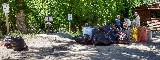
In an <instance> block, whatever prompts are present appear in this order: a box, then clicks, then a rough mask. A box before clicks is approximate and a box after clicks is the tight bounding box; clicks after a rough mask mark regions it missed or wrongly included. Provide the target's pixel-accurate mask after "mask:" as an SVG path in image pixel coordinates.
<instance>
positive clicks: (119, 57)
mask: <svg viewBox="0 0 160 60" xmlns="http://www.w3.org/2000/svg"><path fill="white" fill-rule="evenodd" d="M63 35H64V34H63ZM63 35H62V34H50V35H47V34H37V35H25V36H24V37H23V38H24V39H25V42H26V44H27V45H28V47H29V50H28V51H13V50H12V49H6V48H5V47H4V46H0V50H1V51H0V60H11V59H18V60H160V42H159V41H160V40H158V39H156V40H155V39H154V41H156V42H153V41H152V40H150V41H147V42H145V43H131V44H128V45H125V44H112V45H110V46H92V45H88V46H87V45H80V44H78V43H76V42H75V41H74V40H72V39H69V38H71V37H70V36H67V37H69V38H67V37H66V35H65V37H64V36H63Z"/></svg>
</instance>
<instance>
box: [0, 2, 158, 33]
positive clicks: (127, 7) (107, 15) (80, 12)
mask: <svg viewBox="0 0 160 60" xmlns="http://www.w3.org/2000/svg"><path fill="white" fill-rule="evenodd" d="M156 1H158V0H36V1H35V0H8V1H7V0H0V6H1V7H0V30H1V31H2V32H3V34H4V33H5V16H4V13H3V11H2V4H3V2H7V3H9V4H10V13H9V22H10V30H11V31H13V32H14V30H17V28H16V25H15V23H16V22H15V21H16V17H15V15H16V14H17V13H18V12H19V10H21V9H23V10H25V15H26V21H27V23H28V25H27V26H28V29H29V31H30V32H32V33H33V32H37V31H38V30H39V29H44V28H45V21H44V17H45V16H52V17H53V20H54V21H53V22H52V24H53V29H52V30H53V31H54V32H60V31H64V30H65V32H67V31H68V29H69V28H68V27H69V26H68V24H69V22H68V20H67V18H68V14H73V20H74V22H73V23H72V25H71V27H72V31H73V33H76V32H77V31H78V32H81V29H82V27H83V26H84V24H85V23H86V22H87V21H91V25H92V26H95V25H98V26H101V25H102V24H109V23H112V22H114V20H115V18H116V15H121V16H122V19H123V18H125V17H130V16H131V15H133V14H132V13H133V8H135V7H138V6H141V5H145V4H149V3H152V2H156ZM20 4H22V5H23V6H19V5H20Z"/></svg>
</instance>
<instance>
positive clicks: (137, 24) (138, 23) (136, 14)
mask: <svg viewBox="0 0 160 60" xmlns="http://www.w3.org/2000/svg"><path fill="white" fill-rule="evenodd" d="M134 16H135V17H136V18H135V20H134V23H135V25H134V26H135V27H140V17H139V15H138V13H137V12H135V13H134Z"/></svg>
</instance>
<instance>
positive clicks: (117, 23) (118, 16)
mask: <svg viewBox="0 0 160 60" xmlns="http://www.w3.org/2000/svg"><path fill="white" fill-rule="evenodd" d="M115 25H116V28H118V29H119V30H122V24H121V20H120V15H117V18H116V19H115Z"/></svg>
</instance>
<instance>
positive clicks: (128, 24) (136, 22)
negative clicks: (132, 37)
mask: <svg viewBox="0 0 160 60" xmlns="http://www.w3.org/2000/svg"><path fill="white" fill-rule="evenodd" d="M134 16H135V19H134V20H133V21H132V22H131V21H130V19H128V18H125V19H124V22H122V21H121V20H120V15H117V18H116V19H115V25H116V28H118V29H119V30H124V29H128V28H129V27H131V26H134V27H140V16H139V15H138V13H137V12H135V13H134Z"/></svg>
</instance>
